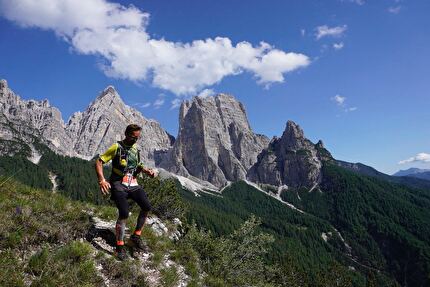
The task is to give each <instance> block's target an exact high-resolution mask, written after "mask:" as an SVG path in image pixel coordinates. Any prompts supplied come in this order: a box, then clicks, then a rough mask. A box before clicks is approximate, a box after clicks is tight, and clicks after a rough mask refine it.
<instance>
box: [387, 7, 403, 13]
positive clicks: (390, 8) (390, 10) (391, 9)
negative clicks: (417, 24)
mask: <svg viewBox="0 0 430 287" xmlns="http://www.w3.org/2000/svg"><path fill="white" fill-rule="evenodd" d="M400 10H402V6H400V5H399V6H395V7H389V8H388V9H387V11H388V12H390V13H391V14H399V13H400Z"/></svg>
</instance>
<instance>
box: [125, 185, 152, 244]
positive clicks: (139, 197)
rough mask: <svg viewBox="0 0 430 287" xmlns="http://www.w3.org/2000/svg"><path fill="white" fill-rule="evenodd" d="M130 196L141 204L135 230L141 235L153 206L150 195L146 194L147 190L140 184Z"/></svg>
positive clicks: (135, 232)
mask: <svg viewBox="0 0 430 287" xmlns="http://www.w3.org/2000/svg"><path fill="white" fill-rule="evenodd" d="M130 197H131V198H132V199H133V200H134V201H135V202H136V203H137V204H138V205H139V206H140V212H139V216H138V217H137V222H136V228H135V230H134V234H136V235H139V236H140V234H141V232H142V227H143V225H144V224H145V221H146V217H147V216H148V213H149V211H150V210H151V208H152V207H151V204H150V203H149V200H148V197H147V196H146V192H145V191H144V190H143V188H142V187H140V186H139V187H138V188H136V190H134V191H132V192H130Z"/></svg>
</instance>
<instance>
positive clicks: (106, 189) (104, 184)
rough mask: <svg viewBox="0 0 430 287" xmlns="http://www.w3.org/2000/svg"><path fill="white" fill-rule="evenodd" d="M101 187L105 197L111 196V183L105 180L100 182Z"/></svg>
mask: <svg viewBox="0 0 430 287" xmlns="http://www.w3.org/2000/svg"><path fill="white" fill-rule="evenodd" d="M99 186H100V190H101V192H102V194H103V195H108V194H109V189H110V183H109V182H107V181H106V180H105V179H104V180H102V181H100V182H99Z"/></svg>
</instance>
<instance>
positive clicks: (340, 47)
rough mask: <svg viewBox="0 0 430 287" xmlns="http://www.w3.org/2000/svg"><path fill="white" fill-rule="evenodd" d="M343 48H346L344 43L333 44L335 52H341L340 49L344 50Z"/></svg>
mask: <svg viewBox="0 0 430 287" xmlns="http://www.w3.org/2000/svg"><path fill="white" fill-rule="evenodd" d="M343 47H344V44H343V42H340V43H334V44H333V48H334V49H335V50H340V49H342V48H343Z"/></svg>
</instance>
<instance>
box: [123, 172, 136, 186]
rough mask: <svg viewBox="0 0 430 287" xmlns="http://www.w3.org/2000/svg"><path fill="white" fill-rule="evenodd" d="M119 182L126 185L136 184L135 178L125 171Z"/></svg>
mask: <svg viewBox="0 0 430 287" xmlns="http://www.w3.org/2000/svg"><path fill="white" fill-rule="evenodd" d="M121 183H122V184H123V185H125V186H126V187H130V186H137V179H136V178H135V177H134V176H133V175H132V174H131V173H127V174H126V175H124V176H123V178H122V181H121Z"/></svg>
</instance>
